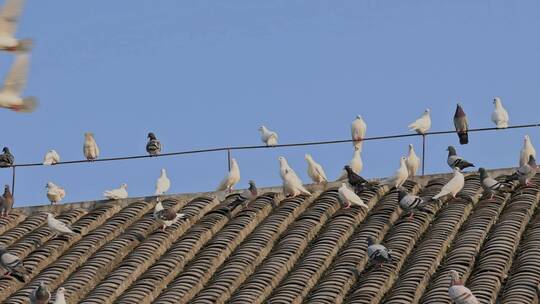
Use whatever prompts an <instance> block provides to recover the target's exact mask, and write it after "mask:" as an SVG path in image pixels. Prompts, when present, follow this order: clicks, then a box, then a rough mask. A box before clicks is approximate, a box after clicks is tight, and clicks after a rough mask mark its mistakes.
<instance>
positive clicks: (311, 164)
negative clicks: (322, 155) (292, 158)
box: [305, 154, 328, 184]
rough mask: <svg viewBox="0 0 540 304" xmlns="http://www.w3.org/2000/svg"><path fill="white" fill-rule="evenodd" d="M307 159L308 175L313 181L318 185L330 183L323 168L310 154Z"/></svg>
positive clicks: (306, 156)
mask: <svg viewBox="0 0 540 304" xmlns="http://www.w3.org/2000/svg"><path fill="white" fill-rule="evenodd" d="M305 159H306V161H307V163H308V169H307V173H308V175H309V177H311V180H312V181H313V182H314V183H317V184H320V183H325V182H328V178H326V174H325V173H324V169H323V168H322V166H321V165H320V164H318V163H316V162H315V160H313V157H312V156H311V155H310V154H306V155H305Z"/></svg>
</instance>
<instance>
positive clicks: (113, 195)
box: [103, 183, 128, 200]
mask: <svg viewBox="0 0 540 304" xmlns="http://www.w3.org/2000/svg"><path fill="white" fill-rule="evenodd" d="M103 196H104V197H106V198H108V199H111V200H119V199H124V198H127V197H128V192H127V184H125V183H124V184H121V185H120V188H118V189H113V190H106V191H105V192H103Z"/></svg>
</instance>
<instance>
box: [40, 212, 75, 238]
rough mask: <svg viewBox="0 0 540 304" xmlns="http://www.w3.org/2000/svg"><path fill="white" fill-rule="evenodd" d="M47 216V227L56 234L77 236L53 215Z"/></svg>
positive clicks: (48, 214)
mask: <svg viewBox="0 0 540 304" xmlns="http://www.w3.org/2000/svg"><path fill="white" fill-rule="evenodd" d="M46 214H47V226H48V227H49V228H50V229H51V230H52V231H53V232H55V233H58V234H76V232H74V231H73V230H72V229H71V227H69V226H68V225H66V224H65V223H64V222H62V221H60V220H57V219H56V218H55V217H54V215H52V213H48V212H46Z"/></svg>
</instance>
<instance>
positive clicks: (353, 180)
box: [344, 166, 369, 193]
mask: <svg viewBox="0 0 540 304" xmlns="http://www.w3.org/2000/svg"><path fill="white" fill-rule="evenodd" d="M344 169H345V171H347V181H348V182H349V185H351V186H352V187H353V188H354V191H355V192H356V193H358V192H361V191H362V190H364V189H365V188H366V186H368V185H369V182H368V181H367V180H366V179H365V178H363V177H361V176H360V175H358V174H356V173H354V171H353V170H352V169H351V167H350V166H345V167H344Z"/></svg>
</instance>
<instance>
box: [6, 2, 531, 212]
mask: <svg viewBox="0 0 540 304" xmlns="http://www.w3.org/2000/svg"><path fill="white" fill-rule="evenodd" d="M539 28H540V2H538V1H532V0H531V1H527V0H524V1H294V0H293V1H291V0H287V1H175V0H162V1H127V0H117V1H104V0H94V1H67V0H62V1H60V0H50V1H36V0H28V1H27V3H26V7H25V11H24V13H23V17H22V20H21V24H20V26H19V30H18V36H19V37H21V38H26V37H31V38H33V39H34V40H35V48H34V50H33V52H32V66H31V71H30V78H29V83H28V86H27V89H26V93H25V94H26V95H32V96H37V97H38V98H39V101H40V107H39V108H38V109H37V111H36V112H34V113H32V114H18V113H14V112H10V111H6V110H2V111H0V117H1V119H2V124H3V126H4V132H2V136H1V139H0V141H1V142H0V144H2V145H6V146H9V147H10V148H11V150H12V151H13V153H14V154H15V156H16V161H17V162H18V163H20V162H35V161H41V160H42V157H43V155H44V154H45V152H46V151H47V150H48V149H51V148H54V149H56V150H57V151H58V152H59V153H60V155H61V156H62V158H63V160H74V159H81V158H82V143H83V133H84V132H86V131H92V132H94V134H95V136H96V140H97V142H98V144H99V145H100V147H101V150H102V154H101V156H102V157H113V156H122V155H138V154H142V153H144V147H145V144H146V133H147V132H148V131H153V132H154V133H156V135H157V136H158V137H159V138H160V139H161V140H162V142H163V145H164V151H166V152H172V151H178V150H186V149H196V148H207V147H216V146H226V145H252V144H259V143H260V141H259V140H260V139H259V133H258V131H257V128H258V126H259V125H260V124H265V125H267V126H268V127H270V128H271V129H273V130H276V131H278V132H279V134H280V142H281V143H291V142H301V141H312V140H330V139H346V138H348V137H349V136H350V122H351V121H352V119H354V117H355V116H356V115H357V114H361V115H362V116H363V117H364V118H365V120H366V122H367V124H368V136H377V135H387V134H395V133H407V129H406V126H407V124H408V123H410V122H411V121H412V120H414V119H416V118H417V117H418V116H419V115H420V114H421V113H422V111H423V110H424V109H425V108H426V107H429V108H431V110H432V119H433V127H432V130H448V129H451V128H452V127H453V125H452V116H453V111H454V109H455V103H456V102H457V101H458V100H459V101H460V102H461V103H462V105H463V107H464V109H465V111H466V113H467V114H468V116H469V121H470V125H471V127H473V128H475V127H490V126H492V123H491V121H490V115H491V112H492V110H493V104H492V99H493V97H494V96H500V97H501V98H502V100H503V103H504V105H505V106H506V108H507V109H508V111H509V113H510V119H511V124H523V123H533V122H540V118H539V117H538V113H539V110H540V103H539V101H540V90H539V88H540V86H539V83H540V73H539V72H538V71H540V60H539V56H540V55H539V54H540V40H539V39H538V29H539ZM12 59H13V57H12V56H11V55H9V54H0V71H2V73H5V71H6V70H7V69H8V68H9V66H10V65H11V62H12ZM539 133H540V132H539V130H538V129H526V130H507V131H501V132H489V133H482V134H480V133H475V134H471V135H470V144H469V145H467V146H459V145H458V141H457V136H456V135H455V134H451V135H445V136H438V137H432V138H429V139H428V146H427V163H426V171H427V172H428V173H433V172H448V171H449V168H448V167H447V166H446V164H445V159H446V151H445V148H446V146H447V145H449V144H453V145H457V146H459V147H457V149H458V153H460V154H461V155H463V156H465V157H466V158H467V159H468V160H470V161H472V162H474V163H475V164H477V165H481V166H485V167H487V168H498V167H509V166H515V165H516V163H517V160H518V155H519V150H520V147H521V143H522V137H523V135H524V134H529V135H530V136H531V137H532V141H533V143H534V144H537V145H540V134H539ZM408 143H413V144H415V146H417V150H420V146H419V143H420V139H419V138H406V139H400V140H388V141H380V142H368V143H366V144H365V146H364V153H363V159H364V171H363V175H365V176H367V177H380V176H387V175H390V174H392V173H393V172H394V170H395V169H396V168H397V166H398V160H399V157H400V156H401V155H403V154H405V153H406V152H407V144H408ZM304 153H311V154H312V155H313V157H314V158H315V160H316V161H318V162H319V163H321V164H322V165H323V166H324V167H325V169H326V171H327V174H328V175H329V176H330V177H331V178H335V177H336V176H337V175H338V173H339V171H340V169H341V168H342V166H343V164H345V163H347V162H348V161H349V159H350V157H351V155H352V147H351V145H350V144H339V145H333V146H320V147H319V146H317V147H299V148H291V149H271V150H255V151H239V152H235V153H234V156H235V157H236V158H237V159H238V162H239V165H240V169H241V172H242V180H241V182H240V185H239V186H241V187H245V185H246V184H247V181H248V180H249V179H254V180H255V181H257V182H258V184H259V185H260V186H269V185H277V184H279V183H280V182H281V181H280V179H279V174H278V161H277V157H278V156H280V155H283V156H285V157H287V158H288V159H289V162H290V164H291V165H292V166H293V168H295V169H296V171H297V172H298V173H299V174H300V175H301V177H302V178H303V179H304V181H307V180H308V179H307V175H306V172H305V170H306V163H305V161H304V158H303V155H304ZM162 167H164V168H166V169H167V170H168V172H169V176H170V178H171V180H172V188H171V191H170V192H172V193H181V192H195V191H208V190H213V189H214V188H215V187H216V185H217V184H218V183H219V181H220V180H221V178H222V177H223V176H224V174H225V172H226V153H209V154H201V155H190V156H181V157H170V158H159V159H143V160H135V161H125V162H115V163H112V162H107V163H93V164H76V165H66V166H57V167H50V168H47V167H37V168H20V169H18V171H17V186H16V190H15V191H16V205H18V206H21V205H35V204H44V203H47V200H46V196H45V183H46V182H47V181H49V180H50V181H53V182H55V183H57V184H59V185H61V186H63V187H65V188H66V189H67V192H68V195H67V197H66V199H65V201H67V202H71V201H80V200H93V199H99V198H100V197H101V193H102V191H103V190H105V189H109V188H115V187H117V186H118V185H119V184H120V183H122V182H126V183H128V185H129V189H128V190H129V192H130V196H142V195H149V194H151V193H153V191H154V185H155V180H156V178H157V177H158V175H159V170H160V168H162ZM0 181H2V182H4V183H11V171H10V170H5V169H3V170H0Z"/></svg>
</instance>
